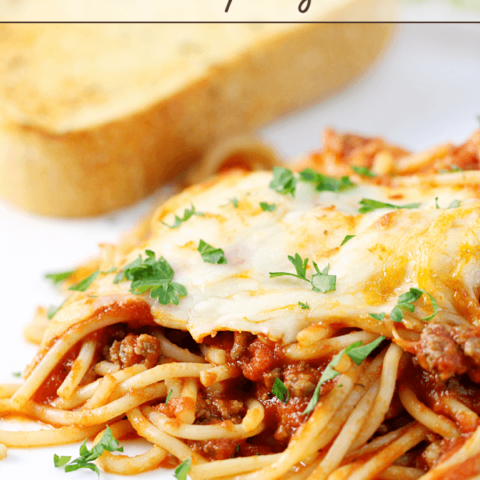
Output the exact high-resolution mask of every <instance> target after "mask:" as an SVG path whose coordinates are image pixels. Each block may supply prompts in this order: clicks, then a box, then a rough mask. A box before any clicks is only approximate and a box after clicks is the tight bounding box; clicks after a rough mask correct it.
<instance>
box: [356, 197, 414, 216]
mask: <svg viewBox="0 0 480 480" xmlns="http://www.w3.org/2000/svg"><path fill="white" fill-rule="evenodd" d="M360 205H362V206H361V207H360V209H359V210H358V211H359V212H360V213H368V212H372V211H373V210H377V209H379V208H396V209H402V208H418V207H419V206H420V203H409V204H407V205H393V204H391V203H384V202H379V201H378V200H372V199H370V198H364V199H362V200H360Z"/></svg>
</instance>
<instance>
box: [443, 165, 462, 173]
mask: <svg viewBox="0 0 480 480" xmlns="http://www.w3.org/2000/svg"><path fill="white" fill-rule="evenodd" d="M449 167H450V170H447V169H446V168H441V169H440V170H439V171H438V173H453V172H463V171H464V170H463V168H460V167H459V166H458V165H455V164H452V165H450V166H449Z"/></svg>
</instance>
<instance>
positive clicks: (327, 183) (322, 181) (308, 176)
mask: <svg viewBox="0 0 480 480" xmlns="http://www.w3.org/2000/svg"><path fill="white" fill-rule="evenodd" d="M300 180H301V181H302V182H308V183H312V184H313V185H314V186H315V190H316V191H317V192H343V191H344V190H348V189H349V188H353V187H355V184H354V183H353V182H352V181H351V180H350V179H349V178H348V177H342V178H341V179H340V180H338V179H337V178H332V177H327V176H325V175H322V174H321V173H318V172H316V171H315V170H312V169H311V168H306V169H305V170H302V171H301V172H300Z"/></svg>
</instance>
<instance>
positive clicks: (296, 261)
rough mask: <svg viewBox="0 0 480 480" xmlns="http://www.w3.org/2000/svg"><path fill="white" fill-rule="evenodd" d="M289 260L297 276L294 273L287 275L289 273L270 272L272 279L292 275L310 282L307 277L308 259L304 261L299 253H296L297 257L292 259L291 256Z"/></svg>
mask: <svg viewBox="0 0 480 480" xmlns="http://www.w3.org/2000/svg"><path fill="white" fill-rule="evenodd" d="M288 260H289V261H290V263H291V264H292V265H293V266H294V267H295V270H296V271H297V274H296V275H295V274H294V273H287V272H270V278H275V277H282V276H284V275H290V276H292V277H297V278H299V279H300V280H305V281H306V282H308V281H309V280H307V277H306V274H307V264H308V258H306V259H305V260H302V257H301V256H300V255H299V254H298V253H296V254H295V257H292V256H291V255H289V256H288Z"/></svg>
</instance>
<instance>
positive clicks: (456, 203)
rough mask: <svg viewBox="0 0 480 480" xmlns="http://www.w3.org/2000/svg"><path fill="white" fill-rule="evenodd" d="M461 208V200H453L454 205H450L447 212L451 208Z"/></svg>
mask: <svg viewBox="0 0 480 480" xmlns="http://www.w3.org/2000/svg"><path fill="white" fill-rule="evenodd" d="M459 206H460V200H453V202H452V203H450V205H449V206H448V207H447V210H448V209H449V208H458V207H459Z"/></svg>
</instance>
